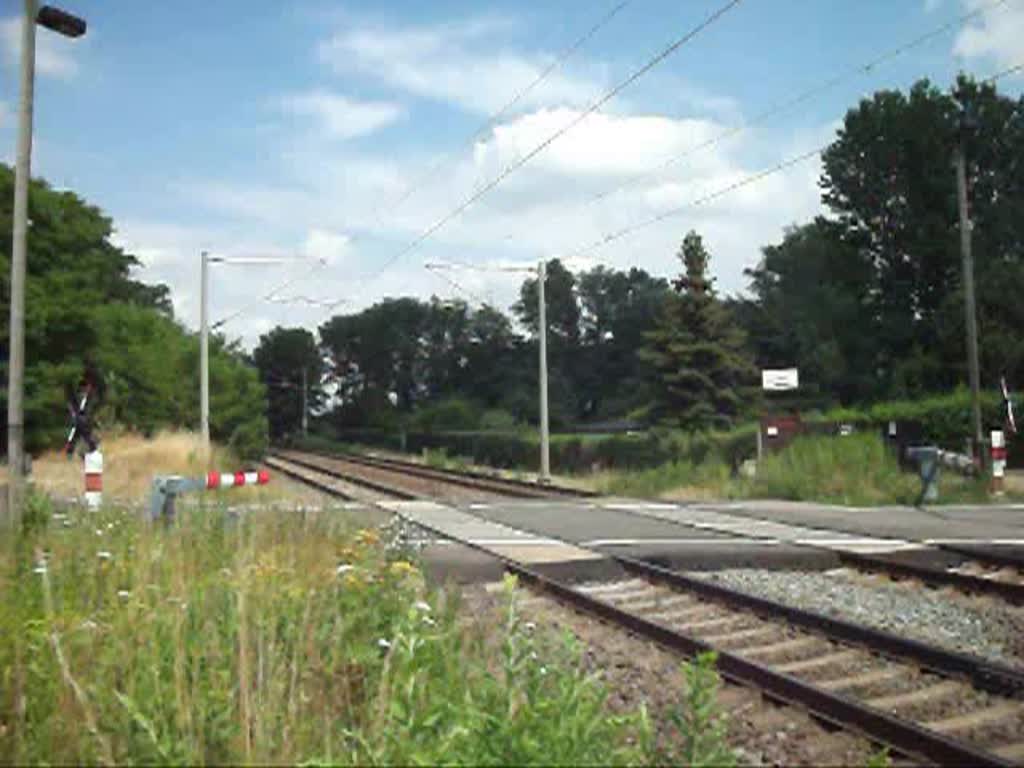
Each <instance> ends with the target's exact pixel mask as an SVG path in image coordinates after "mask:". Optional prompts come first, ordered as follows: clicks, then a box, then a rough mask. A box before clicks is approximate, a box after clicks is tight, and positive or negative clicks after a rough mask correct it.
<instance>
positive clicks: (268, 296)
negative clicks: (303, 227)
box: [210, 258, 327, 331]
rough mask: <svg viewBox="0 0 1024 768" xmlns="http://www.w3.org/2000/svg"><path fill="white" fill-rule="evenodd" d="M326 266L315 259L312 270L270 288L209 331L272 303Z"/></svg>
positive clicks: (323, 260) (321, 260)
mask: <svg viewBox="0 0 1024 768" xmlns="http://www.w3.org/2000/svg"><path fill="white" fill-rule="evenodd" d="M326 264H327V262H326V260H325V259H322V258H321V259H317V261H316V263H315V264H313V266H312V268H311V269H310V270H309V271H308V272H306V273H304V274H301V275H295V276H293V277H290V278H288V279H287V280H285V281H284V282H283V283H281V284H279V285H277V286H276V287H275V288H272V289H271V290H270V291H268V292H267V293H265V294H263V295H262V296H260V297H259V298H257V299H255V300H253V301H251V302H249V303H248V304H246V305H244V306H243V307H242V308H241V309H238V310H236V311H234V312H232V313H231V314H230V315H227V316H226V317H223V318H221V319H220V320H218V321H217V322H215V323H214V324H213V325H211V326H210V330H214V331H215V330H217V329H218V328H220V327H222V326H225V325H227V324H228V323H230V322H231V321H233V320H236V319H238V318H239V317H241V316H242V315H244V314H245V313H247V312H249V311H251V310H253V309H255V308H256V307H258V306H260V305H261V304H263V303H264V302H266V301H273V299H274V297H275V296H276V295H277V294H279V293H280V292H281V291H283V290H285V289H286V288H290V287H291V286H293V285H295V283H298V282H301V281H302V280H306V279H307V278H309V277H310V276H312V274H313V273H314V272H316V271H317V270H318V269H321V268H323V267H324V266H326Z"/></svg>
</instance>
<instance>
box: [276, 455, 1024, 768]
mask: <svg viewBox="0 0 1024 768" xmlns="http://www.w3.org/2000/svg"><path fill="white" fill-rule="evenodd" d="M277 461H278V462H280V461H281V460H280V459H278V460H277ZM292 466H294V465H292ZM301 475H302V476H299V475H293V476H296V477H298V479H300V480H302V481H304V482H307V483H310V484H312V485H315V486H317V487H319V488H320V489H321V490H325V491H327V492H328V493H334V492H335V491H334V490H332V488H333V487H334V486H335V484H336V483H337V482H338V479H337V477H335V476H334V475H333V474H332V473H330V472H327V471H325V470H317V469H315V468H310V467H305V468H301ZM421 525H422V524H421ZM422 527H424V528H426V529H427V530H429V531H431V532H432V533H434V534H435V535H439V536H444V535H445V534H444V533H443V532H441V531H439V530H435V529H432V528H431V527H430V526H429V525H426V526H422ZM462 543H463V544H467V545H468V546H471V547H474V548H476V549H480V550H482V551H485V552H488V553H489V554H492V555H493V552H490V551H489V550H487V549H486V548H484V547H481V546H478V545H475V544H474V543H473V542H462ZM502 559H503V560H504V564H505V567H506V568H507V569H508V570H509V571H511V572H513V573H516V574H517V575H518V576H519V578H520V579H521V581H523V582H524V583H526V584H528V585H530V586H532V587H533V588H535V589H539V590H542V591H544V592H546V593H548V594H550V595H552V596H554V597H556V598H557V599H559V600H562V601H564V602H566V603H567V604H569V605H571V606H572V607H573V608H575V609H577V610H581V611H585V612H587V613H589V614H591V615H594V616H597V617H599V618H602V619H604V620H606V621H609V622H612V623H614V624H616V625H618V626H621V627H623V628H626V629H628V630H629V631H631V632H634V633H636V634H638V635H641V636H643V637H645V638H648V639H650V640H653V641H655V642H658V643H659V644H661V645H663V646H665V647H667V648H670V649H672V650H674V651H676V652H679V653H682V654H684V655H686V656H693V655H694V654H696V653H700V652H703V651H707V650H714V651H716V652H717V653H718V669H719V671H720V672H721V674H722V675H723V676H724V677H726V678H728V679H730V680H732V681H733V682H737V683H740V684H744V685H748V686H752V687H754V688H756V689H758V690H760V691H762V692H763V693H764V694H765V695H766V696H768V697H770V698H773V699H776V700H779V701H782V702H785V703H787V704H790V705H794V706H799V707H801V708H803V709H806V710H808V711H810V712H811V713H813V714H814V715H815V716H816V717H818V718H819V719H821V720H824V721H826V722H829V723H831V724H833V725H835V726H837V727H840V728H844V729H848V730H851V731H853V732H856V733H859V734H862V735H864V736H866V737H868V738H869V739H871V740H873V741H876V742H880V743H882V744H886V745H888V746H890V747H891V748H892V749H893V751H895V752H897V753H899V754H902V755H906V756H908V757H910V758H911V759H914V760H920V761H922V762H925V763H933V764H941V765H1014V764H1017V763H1019V762H1020V761H1022V760H1024V672H1022V671H1020V670H1017V669H1014V668H1012V667H1008V666H1005V665H1001V664H997V663H994V662H990V661H986V660H983V659H980V658H978V657H975V656H970V655H966V654H960V653H955V652H952V651H947V650H944V649H941V648H937V647H933V646H930V645H926V644H924V643H919V642H916V641H912V640H907V639H905V638H901V637H897V636H894V635H890V634H888V633H884V632H881V631H878V630H875V629H871V628H869V627H865V626H861V625H857V624H854V623H851V622H846V621H842V620H838V619H834V618H831V617H827V616H824V615H820V614H813V613H810V612H807V611H801V610H799V609H795V608H792V607H789V606H785V605H782V604H780V603H776V602H773V601H769V600H765V599H762V598H758V597H754V596H751V595H747V594H745V593H742V592H738V591H735V590H731V589H728V588H726V587H722V586H720V585H715V584H711V583H708V582H704V581H701V580H697V579H692V578H689V577H687V576H684V575H682V574H679V573H675V572H672V571H668V570H665V569H662V568H659V567H657V566H653V565H651V564H649V563H644V562H639V561H635V560H631V559H628V558H622V557H619V558H616V560H617V561H618V562H619V564H620V565H621V567H622V568H623V569H624V572H625V577H624V578H622V579H620V580H619V581H615V582H603V583H590V584H571V583H568V582H565V581H562V580H556V579H553V578H551V577H548V576H545V575H543V574H541V573H540V572H538V571H537V570H535V569H533V568H530V567H527V566H524V565H523V564H521V563H519V562H515V561H512V560H510V559H508V558H502Z"/></svg>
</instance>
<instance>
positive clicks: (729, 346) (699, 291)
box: [639, 231, 757, 430]
mask: <svg viewBox="0 0 1024 768" xmlns="http://www.w3.org/2000/svg"><path fill="white" fill-rule="evenodd" d="M709 258H710V257H709V254H708V252H707V250H706V249H705V247H704V243H703V241H702V240H701V237H700V235H698V234H697V233H696V232H694V231H691V232H689V233H688V234H687V235H686V237H685V238H684V239H683V243H682V246H681V247H680V249H679V259H680V261H682V263H683V268H684V269H683V273H682V274H681V275H680V276H679V277H678V278H677V279H676V280H674V281H673V287H674V288H675V290H676V293H674V294H673V295H672V296H671V297H670V298H669V299H668V300H667V301H666V302H665V303H664V307H663V310H662V313H661V317H660V318H659V320H658V324H657V326H656V327H655V329H654V330H652V331H650V332H648V333H647V334H646V336H647V345H646V346H645V347H644V348H643V349H642V350H640V352H639V355H640V357H641V359H642V360H644V361H645V362H646V363H647V364H648V365H650V367H651V369H652V372H653V375H654V387H655V392H656V397H657V401H656V405H655V410H654V414H655V415H656V416H657V417H658V419H659V420H661V421H663V422H666V423H671V424H675V425H678V426H681V427H684V428H686V429H693V430H703V429H710V428H717V427H723V428H724V427H728V426H730V425H732V424H733V423H734V421H735V420H736V418H737V417H738V416H739V415H740V414H741V413H743V412H744V411H745V410H747V409H749V408H750V406H751V405H752V403H751V402H750V398H751V397H752V393H753V391H754V390H753V389H752V387H751V384H752V383H753V381H754V379H755V377H756V373H757V372H756V369H755V368H754V366H753V364H752V363H751V361H750V358H749V354H748V351H747V349H746V345H745V341H746V340H745V337H744V334H743V331H742V330H741V329H740V327H739V326H738V325H737V323H736V322H735V320H734V319H733V318H732V317H731V316H730V315H729V313H728V311H727V310H726V308H725V307H724V306H723V304H722V303H721V302H720V301H719V300H718V298H717V296H716V295H715V291H714V288H713V285H712V283H713V280H712V278H711V277H710V275H709V274H708V261H709Z"/></svg>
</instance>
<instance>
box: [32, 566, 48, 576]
mask: <svg viewBox="0 0 1024 768" xmlns="http://www.w3.org/2000/svg"><path fill="white" fill-rule="evenodd" d="M32 573H38V574H39V575H40V576H43V575H45V574H46V563H40V564H39V565H37V566H36V567H35V568H33V569H32Z"/></svg>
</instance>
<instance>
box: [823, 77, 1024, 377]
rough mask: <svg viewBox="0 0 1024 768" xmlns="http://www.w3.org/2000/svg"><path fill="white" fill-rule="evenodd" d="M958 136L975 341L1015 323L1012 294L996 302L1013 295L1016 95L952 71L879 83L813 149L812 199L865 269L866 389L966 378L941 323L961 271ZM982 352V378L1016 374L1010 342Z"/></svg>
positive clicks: (1020, 242)
mask: <svg viewBox="0 0 1024 768" xmlns="http://www.w3.org/2000/svg"><path fill="white" fill-rule="evenodd" d="M961 141H962V142H963V146H964V148H965V151H966V156H967V159H968V163H967V176H968V187H969V190H970V201H971V217H972V220H973V224H974V229H973V238H974V251H975V265H976V266H975V270H976V275H977V284H978V305H979V314H980V315H981V317H982V319H983V320H984V323H983V325H982V326H980V334H981V346H982V349H983V350H986V348H988V347H989V346H990V345H998V344H999V340H1000V339H1001V338H1005V337H1007V336H1010V335H1012V334H1013V330H1012V329H1013V328H1014V327H1016V328H1019V325H1016V326H1015V325H1014V324H1015V323H1017V322H1018V321H1019V318H1018V317H1017V315H1018V312H1017V311H1016V306H1015V304H1019V302H1016V303H1014V302H1009V303H1008V302H1007V300H1006V299H1007V297H1006V291H1005V287H1006V286H1007V285H1010V286H1013V289H1011V292H1013V293H1017V288H1019V287H1022V285H1021V282H1020V280H1021V270H1020V267H1019V265H1020V263H1021V261H1022V256H1024V230H1022V227H1021V226H1020V223H1019V222H1020V221H1021V214H1022V212H1024V162H1022V160H1021V155H1022V152H1024V99H1016V100H1014V99H1011V98H1007V97H1006V96H1001V95H999V94H998V93H997V92H996V89H995V87H994V86H993V85H991V84H986V83H978V82H975V81H973V80H971V79H970V78H966V77H963V76H961V77H959V78H958V79H957V81H956V83H955V84H954V86H953V88H952V90H951V91H950V92H944V91H941V90H939V89H938V88H936V87H934V86H933V85H932V84H931V83H929V82H928V81H927V80H922V81H920V82H918V83H916V84H915V85H914V86H913V87H912V88H911V89H910V91H909V93H906V94H904V93H902V92H899V91H880V92H878V93H876V94H875V95H874V96H873V97H872V98H870V99H865V100H863V101H862V102H861V103H860V104H859V105H858V106H857V107H855V108H854V109H851V110H850V111H849V112H848V113H847V115H846V117H845V119H844V121H843V126H842V128H841V129H840V131H839V133H838V136H837V138H836V140H835V141H834V142H833V144H832V145H831V146H830V147H829V148H828V150H827V151H826V152H825V154H824V158H823V159H824V173H823V175H822V180H821V184H822V189H823V199H824V201H825V203H826V204H827V205H828V206H829V207H830V208H831V210H832V211H833V213H834V214H835V216H836V219H837V222H838V226H839V228H840V232H841V237H842V239H843V241H844V242H845V243H846V244H848V245H849V246H851V247H853V248H855V249H856V252H857V254H858V256H859V258H860V259H861V261H862V262H863V266H864V267H865V272H866V275H867V278H866V283H865V285H864V293H865V295H867V296H868V297H869V302H868V303H867V305H866V306H865V307H864V308H863V314H862V319H863V322H864V324H865V326H866V327H872V328H873V329H874V340H875V345H874V350H873V360H871V362H870V364H869V365H868V366H867V369H868V370H869V371H870V372H871V373H872V375H873V377H874V379H875V381H874V387H873V388H872V391H871V395H872V396H875V397H884V396H893V395H912V394H915V393H919V392H924V391H927V390H935V389H943V388H948V387H950V386H952V385H954V384H956V383H958V382H962V381H964V380H965V377H964V343H963V340H962V339H963V337H962V336H961V338H960V339H959V340H956V339H955V338H953V337H952V336H951V335H950V333H949V325H950V323H951V322H955V314H956V313H955V312H954V311H952V310H953V308H954V305H955V304H956V303H957V297H956V293H957V291H958V290H959V287H960V286H961V280H962V278H961V269H960V251H959V222H958V216H957V198H956V181H955V176H954V172H953V168H952V165H951V158H952V156H953V152H954V149H955V148H956V147H957V145H958V144H959V143H960V142H961ZM961 314H962V306H961ZM990 334H991V337H990ZM983 361H984V363H985V366H986V368H985V369H984V370H983V378H984V379H986V380H987V381H989V382H993V381H994V379H995V378H996V377H998V375H999V373H1000V371H998V370H995V369H994V366H997V365H998V366H1007V365H1008V366H1011V367H1012V369H1013V370H1011V371H1008V372H1009V373H1011V375H1014V376H1015V377H1018V378H1019V377H1020V376H1022V375H1024V370H1022V369H1021V368H1020V364H1021V362H1024V361H1022V360H1021V358H1020V355H1019V351H1018V352H1009V351H1008V353H1007V354H1002V355H989V354H986V353H984V352H983Z"/></svg>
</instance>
